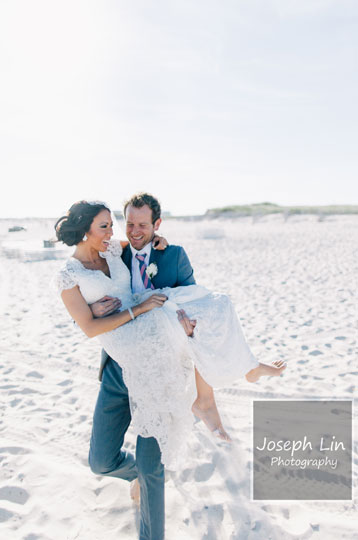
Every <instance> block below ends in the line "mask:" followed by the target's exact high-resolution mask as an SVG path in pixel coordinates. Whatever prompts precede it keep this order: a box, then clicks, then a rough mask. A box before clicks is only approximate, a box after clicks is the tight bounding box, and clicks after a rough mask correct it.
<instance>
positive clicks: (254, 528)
mask: <svg viewBox="0 0 358 540" xmlns="http://www.w3.org/2000/svg"><path fill="white" fill-rule="evenodd" d="M23 221H24V220H23ZM12 224H14V220H12V221H11V220H3V221H1V222H0V240H1V242H2V248H3V249H2V252H1V255H0V264H1V282H0V289H1V314H2V317H1V318H2V323H1V331H0V340H1V352H2V354H1V358H0V374H1V381H0V387H1V402H0V414H1V417H0V436H1V439H0V464H1V470H0V537H1V538H3V539H4V540H75V539H76V540H102V539H103V538H105V539H106V540H118V538H120V539H121V540H127V539H128V540H129V539H135V538H137V536H138V533H137V530H138V520H139V516H138V510H137V509H136V507H135V506H133V504H132V502H131V500H130V498H129V484H128V483H126V482H124V481H121V480H118V479H115V478H112V479H111V478H104V477H103V478H102V477H100V476H95V475H94V474H93V473H91V471H90V469H89V467H88V464H87V455H88V446H89V438H90V433H91V423H92V414H93V410H94V406H95V402H96V397H97V393H98V389H99V382H98V380H97V373H98V365H99V360H100V346H99V343H98V342H97V341H96V340H95V339H94V340H89V339H88V338H86V337H85V336H84V335H83V334H82V333H81V331H80V330H79V329H77V328H76V327H75V326H74V324H73V323H72V321H71V320H70V318H69V316H68V314H67V312H66V311H65V309H64V307H63V305H62V303H61V301H60V300H59V298H57V297H56V294H55V292H54V290H53V289H52V288H51V286H50V282H51V278H52V276H53V275H54V273H55V272H56V271H57V269H58V268H59V267H60V266H61V264H62V259H61V257H64V256H65V254H66V252H71V250H67V251H66V250H65V251H64V252H62V253H59V254H58V256H59V257H60V259H59V260H56V259H51V258H50V259H49V260H44V254H43V251H42V250H41V249H40V241H41V240H42V239H44V238H48V237H50V236H52V235H53V232H52V229H51V227H52V226H53V220H28V221H27V222H26V224H25V225H26V226H27V229H28V230H27V231H26V232H19V233H8V232H7V229H8V227H9V226H11V225H12ZM161 232H162V233H163V234H165V235H166V236H167V238H168V240H169V242H170V243H173V244H181V245H183V246H184V247H185V249H186V251H187V253H188V255H189V257H190V259H191V262H192V265H193V267H194V269H195V276H196V280H197V282H198V283H200V284H202V285H205V286H207V287H208V288H210V289H215V290H220V291H221V292H226V293H228V294H229V295H230V296H231V298H232V300H233V302H234V304H235V307H236V309H237V312H238V315H239V317H240V320H241V323H242V326H243V329H244V332H245V335H246V338H247V340H248V342H249V344H250V346H251V348H252V351H253V353H254V354H255V355H256V357H257V358H258V359H259V360H260V361H262V362H266V363H269V362H272V361H273V360H278V359H282V360H285V361H286V362H287V364H288V367H287V369H286V372H285V373H284V375H282V376H281V377H280V378H266V379H261V380H260V381H259V382H258V383H255V384H250V383H247V382H246V381H245V380H238V381H234V382H233V384H232V386H231V387H229V388H223V389H219V390H217V392H216V396H217V402H218V405H219V408H220V411H221V414H222V418H223V423H224V425H225V427H226V429H227V431H228V432H229V433H230V434H231V437H232V438H233V441H234V442H233V445H232V447H231V448H226V447H223V446H220V444H217V443H216V442H215V440H214V439H213V438H212V437H211V435H210V433H209V432H208V431H207V430H206V428H205V427H204V426H203V425H202V423H199V424H196V425H195V427H194V431H193V433H192V434H191V435H190V453H189V455H188V459H187V462H186V466H185V468H184V469H183V470H182V471H180V472H176V473H169V474H168V475H167V482H166V538H167V539H168V540H176V539H178V540H189V539H190V540H241V539H242V540H244V539H250V540H254V539H260V540H261V539H265V540H266V539H270V538H271V539H274V540H276V539H277V540H281V539H282V540H286V539H309V538H312V539H324V540H330V539H332V540H333V539H334V538H337V537H338V538H344V539H349V540H351V539H353V538H358V535H357V514H356V501H355V502H354V501H342V502H330V501H325V502H315V501H293V502H285V501H276V502H274V501H271V502H267V501H253V500H251V495H250V475H251V468H252V401H253V400H254V399H353V397H354V394H353V392H354V385H355V384H356V382H357V373H358V367H357V344H356V306H357V298H356V291H357V289H356V283H355V275H357V245H358V217H356V216H351V217H348V216H340V217H338V216H328V217H327V218H325V219H324V220H321V221H320V220H318V219H317V217H315V216H295V217H292V218H290V219H288V220H287V221H284V219H283V217H282V216H279V215H277V216H267V217H264V218H261V219H258V220H255V221H253V220H252V219H251V218H240V219H236V220H224V219H216V220H212V221H209V220H206V221H188V220H187V221H179V220H168V221H167V222H166V223H163V226H162V228H161ZM15 244H17V248H16V249H15V247H16V246H15ZM26 245H28V246H30V245H31V250H28V251H27V252H26V249H25V247H24V246H26ZM37 245H38V246H39V249H38V251H36V246H37ZM14 246H15V247H14ZM134 442H135V439H134V437H133V434H132V433H131V432H130V430H129V432H128V434H127V437H126V443H125V444H126V448H128V449H130V450H134ZM353 459H354V463H355V465H356V464H357V443H355V445H354V449H353ZM356 476H357V473H356V471H355V473H354V480H355V482H356Z"/></svg>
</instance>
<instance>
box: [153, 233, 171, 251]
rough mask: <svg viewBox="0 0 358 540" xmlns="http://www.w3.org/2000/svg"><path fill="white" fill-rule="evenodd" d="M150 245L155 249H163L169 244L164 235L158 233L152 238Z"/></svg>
mask: <svg viewBox="0 0 358 540" xmlns="http://www.w3.org/2000/svg"><path fill="white" fill-rule="evenodd" d="M152 246H153V249H157V250H158V251H163V250H164V249H165V248H167V247H168V246H169V244H168V241H167V239H166V238H164V236H160V235H159V234H155V235H154V237H153V240H152Z"/></svg>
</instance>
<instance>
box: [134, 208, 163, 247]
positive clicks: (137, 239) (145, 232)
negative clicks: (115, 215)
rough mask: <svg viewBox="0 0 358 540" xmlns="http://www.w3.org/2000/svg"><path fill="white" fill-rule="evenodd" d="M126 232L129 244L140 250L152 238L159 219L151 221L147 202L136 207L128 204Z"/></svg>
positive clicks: (150, 212) (158, 224) (159, 221)
mask: <svg viewBox="0 0 358 540" xmlns="http://www.w3.org/2000/svg"><path fill="white" fill-rule="evenodd" d="M125 218H126V234H127V238H128V240H129V242H130V243H131V246H132V247H133V248H134V249H136V250H137V251H140V250H141V249H143V248H144V247H145V246H146V245H147V244H149V242H151V241H152V240H153V236H154V233H155V231H157V230H158V229H159V226H160V224H161V221H162V220H161V219H157V221H156V222H155V223H153V222H152V210H151V208H149V206H148V205H147V204H145V205H144V206H141V207H140V208H137V207H135V206H132V205H129V206H128V207H127V209H126V215H125Z"/></svg>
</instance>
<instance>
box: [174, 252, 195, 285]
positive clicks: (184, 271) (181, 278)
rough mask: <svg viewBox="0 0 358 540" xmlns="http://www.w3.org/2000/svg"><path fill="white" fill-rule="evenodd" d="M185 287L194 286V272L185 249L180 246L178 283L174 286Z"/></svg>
mask: <svg viewBox="0 0 358 540" xmlns="http://www.w3.org/2000/svg"><path fill="white" fill-rule="evenodd" d="M185 285H195V278H194V270H193V268H192V266H191V264H190V261H189V257H188V255H187V254H186V252H185V249H184V248H182V247H181V246H180V247H179V254H178V282H177V284H176V286H177V287H180V286H185Z"/></svg>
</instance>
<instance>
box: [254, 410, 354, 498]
mask: <svg viewBox="0 0 358 540" xmlns="http://www.w3.org/2000/svg"><path fill="white" fill-rule="evenodd" d="M253 457H254V462H253V482H252V496H253V499H254V500H335V501H336V500H351V499H352V401H344V400H342V401H327V400H326V401H309V400H307V401H288V400H287V401H286V400H285V401H279V400H277V401H276V400H272V401H271V400H270V401H264V400H263V401H254V402H253Z"/></svg>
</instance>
